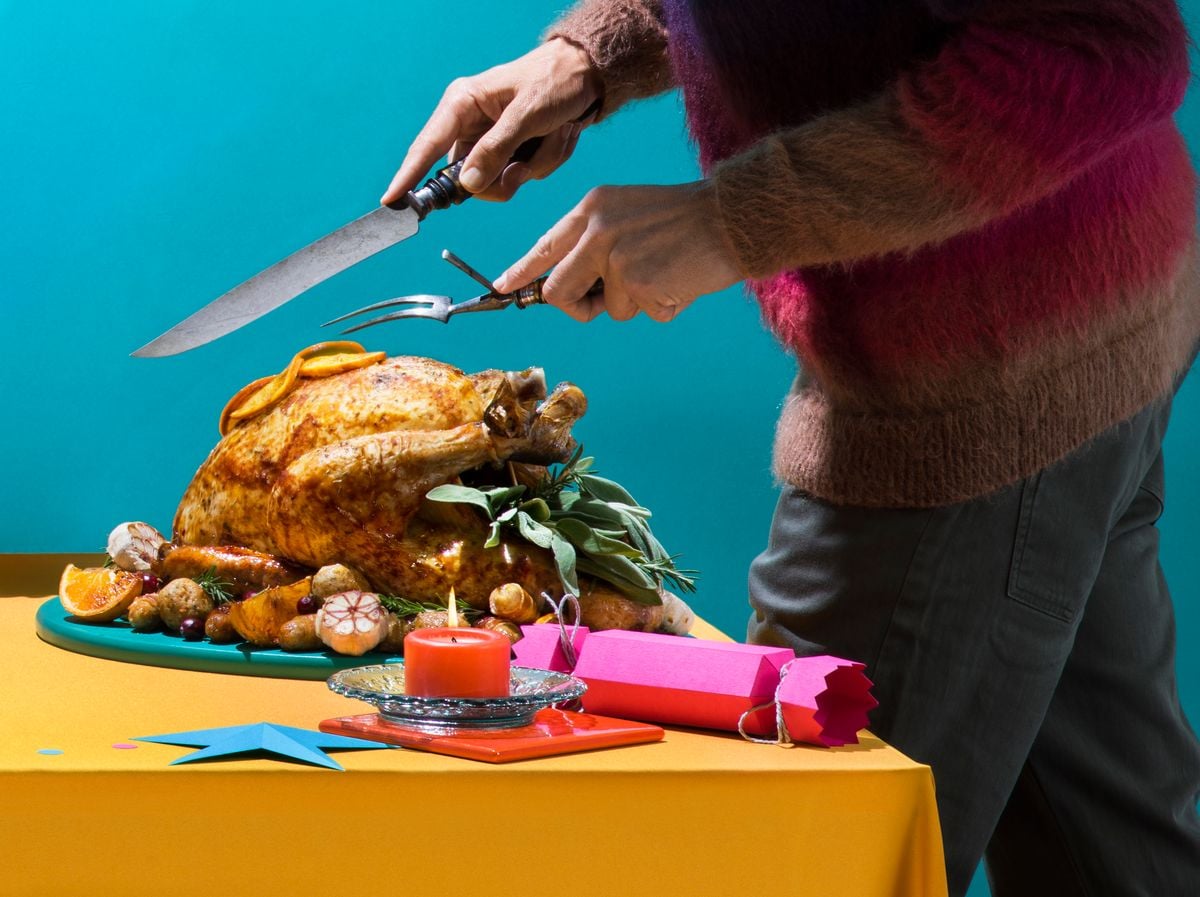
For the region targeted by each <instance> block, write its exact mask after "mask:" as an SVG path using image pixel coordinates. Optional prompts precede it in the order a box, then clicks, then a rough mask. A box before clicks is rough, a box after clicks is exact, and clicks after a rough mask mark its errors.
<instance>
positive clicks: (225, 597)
mask: <svg viewBox="0 0 1200 897" xmlns="http://www.w3.org/2000/svg"><path fill="white" fill-rule="evenodd" d="M196 585H198V586H200V588H202V589H204V591H205V593H206V594H207V595H208V597H209V598H211V599H212V602H213V604H217V605H220V604H228V603H229V602H230V601H232V600H233V583H231V582H226V581H225V580H223V579H221V578H220V577H219V576H218V575H217V568H216V566H215V565H214V566H212V567H209V568H208V569H207V570H205V571H204V572H203V573H201V574H200V575H199V576H197V577H196Z"/></svg>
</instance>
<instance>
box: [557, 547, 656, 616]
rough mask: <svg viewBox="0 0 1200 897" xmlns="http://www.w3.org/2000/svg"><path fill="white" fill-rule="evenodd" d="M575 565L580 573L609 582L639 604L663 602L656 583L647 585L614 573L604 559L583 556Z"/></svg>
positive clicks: (608, 559) (614, 558) (613, 558)
mask: <svg viewBox="0 0 1200 897" xmlns="http://www.w3.org/2000/svg"><path fill="white" fill-rule="evenodd" d="M614 560H625V558H616V557H612V556H610V557H606V558H604V561H614ZM575 567H576V569H577V570H578V571H579V572H580V573H585V574H587V575H588V576H591V577H594V578H595V579H600V580H603V581H604V582H607V583H609V584H610V585H612V586H613V587H614V588H616V589H617V590H618V591H620V592H621V594H622V595H624V596H625V597H626V598H628V599H629V600H631V601H636V602H637V603H638V604H650V605H654V604H661V603H662V597H661V596H660V595H659V594H658V588H657V587H656V586H654V585H645V584H644V583H640V582H630V581H629V580H627V579H624V578H622V577H621V576H618V575H616V574H614V573H613V572H612V571H610V570H609V569H607V565H606V564H605V563H603V562H602V561H599V560H597V559H594V558H588V557H581V558H578V559H577V560H576V561H575Z"/></svg>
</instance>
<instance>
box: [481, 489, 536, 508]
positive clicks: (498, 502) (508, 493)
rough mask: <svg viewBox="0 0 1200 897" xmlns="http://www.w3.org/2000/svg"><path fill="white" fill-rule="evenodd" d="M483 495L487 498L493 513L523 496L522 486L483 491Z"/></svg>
mask: <svg viewBox="0 0 1200 897" xmlns="http://www.w3.org/2000/svg"><path fill="white" fill-rule="evenodd" d="M482 492H483V494H484V495H486V496H487V500H488V504H489V505H490V506H491V508H492V510H493V511H496V510H499V509H501V508H503V507H504V506H505V505H508V504H511V503H512V502H513V501H515V500H516V499H518V498H520V497H521V496H522V495H524V494H525V487H524V486H497V487H496V488H495V489H484V490H482Z"/></svg>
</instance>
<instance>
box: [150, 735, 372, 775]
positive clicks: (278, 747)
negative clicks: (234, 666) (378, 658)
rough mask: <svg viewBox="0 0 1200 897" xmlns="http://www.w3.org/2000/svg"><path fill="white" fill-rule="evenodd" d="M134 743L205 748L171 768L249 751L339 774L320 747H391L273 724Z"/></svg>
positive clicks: (164, 737)
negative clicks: (283, 758) (277, 756)
mask: <svg viewBox="0 0 1200 897" xmlns="http://www.w3.org/2000/svg"><path fill="white" fill-rule="evenodd" d="M133 740H134V741H153V742H157V743H158V744H178V745H182V746H184V747H198V748H203V750H199V751H193V752H192V753H190V754H185V755H184V756H182V757H180V758H179V759H178V760H172V761H171V764H170V765H171V766H174V765H175V764H177V763H190V762H191V761H193V760H209V759H211V758H213V757H224V756H228V755H230V754H244V753H247V752H248V751H267V752H269V753H272V754H279V755H280V756H283V757H291V758H293V759H295V760H302V761H304V762H305V763H313V764H316V765H317V766H324V767H327V768H329V769H336V770H339V771H340V770H341V769H342V767H341V765H340V764H339V763H338V762H337V761H336V760H334V759H333V758H331V757H327V756H326V755H325V754H324V753H323V752H322V751H321V748H343V749H366V750H372V749H384V750H386V749H387V747H388V746H387V745H386V744H380V743H379V742H377V741H366V740H364V739H362V738H350V737H348V736H346V735H329V734H326V733H325V732H313V731H311V730H309V729H296V728H293V727H292V726H277V725H275V724H274V723H254V724H252V725H248V726H226V727H224V728H221V729H196V730H195V731H194V732H172V733H171V734H169V735H143V736H142V737H141V738H135V739H133Z"/></svg>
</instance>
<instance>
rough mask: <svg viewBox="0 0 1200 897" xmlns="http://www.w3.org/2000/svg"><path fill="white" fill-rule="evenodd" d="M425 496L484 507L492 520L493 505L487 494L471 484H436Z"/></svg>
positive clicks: (432, 499)
mask: <svg viewBox="0 0 1200 897" xmlns="http://www.w3.org/2000/svg"><path fill="white" fill-rule="evenodd" d="M425 497H426V498H427V499H429V500H430V501H442V502H448V503H450V504H466V505H475V507H477V508H482V509H483V511H484V513H486V514H487V515H488V519H489V520H491V519H492V517H493V514H492V505H491V502H489V501H488V497H487V494H486V493H484V492H481V491H480V490H478V489H474V488H472V487H470V486H458V485H455V484H454V483H445V484H443V485H441V486H435V487H434V488H432V489H430V490H429V491H428V492H426V493H425Z"/></svg>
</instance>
